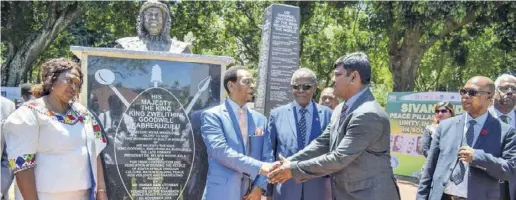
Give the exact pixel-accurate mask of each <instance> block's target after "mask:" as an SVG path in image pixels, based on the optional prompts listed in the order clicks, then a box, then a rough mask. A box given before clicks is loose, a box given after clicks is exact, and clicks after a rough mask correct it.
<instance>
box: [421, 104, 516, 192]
mask: <svg viewBox="0 0 516 200" xmlns="http://www.w3.org/2000/svg"><path fill="white" fill-rule="evenodd" d="M465 115H467V113H464V114H462V115H458V116H455V117H453V118H449V119H446V120H443V121H441V123H440V124H439V127H438V128H437V130H436V132H435V135H434V136H433V138H432V143H431V145H430V150H429V151H428V159H427V162H426V164H425V167H424V172H423V176H422V178H421V180H420V183H419V188H418V194H417V199H418V200H440V199H441V198H442V196H443V193H444V190H445V188H446V185H447V184H448V183H449V181H450V176H451V174H452V170H454V168H455V165H457V164H458V158H457V155H458V153H459V149H460V146H462V141H463V137H464V127H465V125H466V123H467V122H466V120H465V119H466V116H465ZM482 130H483V132H484V133H483V134H479V135H478V136H477V139H476V142H475V143H474V145H473V149H475V150H474V154H473V161H472V162H471V163H470V164H469V176H468V182H467V184H468V187H467V197H468V199H469V200H477V199H478V200H499V199H500V186H499V184H498V182H499V180H507V179H508V178H509V177H512V176H514V174H515V172H516V165H515V163H514V158H515V154H516V145H515V140H514V137H515V134H516V133H515V131H514V129H513V128H512V127H510V126H508V125H507V124H503V123H501V122H500V121H498V120H497V119H495V118H494V117H493V116H492V115H491V114H488V116H487V119H486V121H485V123H484V126H483V128H482Z"/></svg>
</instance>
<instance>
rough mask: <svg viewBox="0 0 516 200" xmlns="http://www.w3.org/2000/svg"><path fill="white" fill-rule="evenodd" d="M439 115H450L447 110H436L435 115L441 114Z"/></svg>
mask: <svg viewBox="0 0 516 200" xmlns="http://www.w3.org/2000/svg"><path fill="white" fill-rule="evenodd" d="M439 113H441V114H446V113H448V110H447V109H439V110H435V114H439Z"/></svg>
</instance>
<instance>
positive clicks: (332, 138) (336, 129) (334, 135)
mask: <svg viewBox="0 0 516 200" xmlns="http://www.w3.org/2000/svg"><path fill="white" fill-rule="evenodd" d="M342 106H344V102H342V103H340V104H339V105H337V106H336V107H335V110H336V112H340V110H341V109H342ZM334 113H335V111H334ZM334 113H332V119H333V120H334V122H333V127H332V131H331V133H330V150H332V149H333V144H334V143H335V141H336V140H337V135H339V131H340V126H339V125H340V124H339V119H340V114H335V117H333V116H334ZM331 123H332V122H331V121H330V126H331V125H332V124H331Z"/></svg>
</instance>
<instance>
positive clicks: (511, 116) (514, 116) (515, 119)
mask: <svg viewBox="0 0 516 200" xmlns="http://www.w3.org/2000/svg"><path fill="white" fill-rule="evenodd" d="M493 108H494V110H495V111H496V116H495V117H496V118H497V119H500V116H502V115H506V116H507V117H508V118H507V122H508V123H509V125H511V126H512V127H514V126H515V124H516V112H515V111H514V110H511V112H509V113H507V114H503V113H502V112H500V111H499V110H498V109H496V108H495V107H493Z"/></svg>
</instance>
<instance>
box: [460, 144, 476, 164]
mask: <svg viewBox="0 0 516 200" xmlns="http://www.w3.org/2000/svg"><path fill="white" fill-rule="evenodd" d="M474 152H475V150H474V149H473V148H471V147H468V146H463V147H461V148H460V150H459V160H461V161H464V162H467V163H471V162H472V161H473V153H474Z"/></svg>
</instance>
